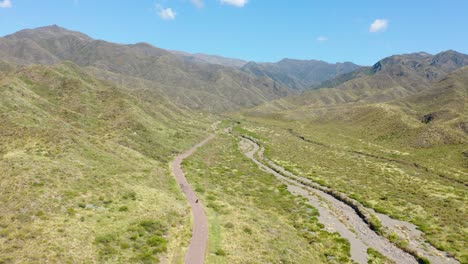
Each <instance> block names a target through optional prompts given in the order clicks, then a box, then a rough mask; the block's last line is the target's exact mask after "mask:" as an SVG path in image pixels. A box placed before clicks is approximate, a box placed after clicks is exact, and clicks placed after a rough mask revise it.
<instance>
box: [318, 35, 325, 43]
mask: <svg viewBox="0 0 468 264" xmlns="http://www.w3.org/2000/svg"><path fill="white" fill-rule="evenodd" d="M317 41H318V42H325V41H328V38H327V37H325V36H319V37H318V38H317Z"/></svg>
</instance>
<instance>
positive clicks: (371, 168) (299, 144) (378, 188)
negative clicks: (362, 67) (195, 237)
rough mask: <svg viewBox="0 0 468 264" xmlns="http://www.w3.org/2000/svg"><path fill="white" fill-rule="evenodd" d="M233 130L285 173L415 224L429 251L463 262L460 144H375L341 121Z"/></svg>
mask: <svg viewBox="0 0 468 264" xmlns="http://www.w3.org/2000/svg"><path fill="white" fill-rule="evenodd" d="M291 129H292V130H291ZM237 130H238V131H239V132H240V133H246V131H247V133H249V134H251V135H254V136H256V137H258V138H259V139H260V140H261V143H262V144H263V145H264V146H265V147H266V152H265V154H266V156H267V157H269V158H270V159H272V160H274V161H275V162H277V163H278V164H280V165H281V166H283V167H285V168H287V169H288V170H290V171H292V172H294V173H296V174H299V175H303V176H306V177H308V178H309V179H311V180H314V181H315V182H317V183H320V184H322V185H325V186H329V187H332V188H333V189H336V190H338V191H340V192H343V193H346V194H347V195H348V196H350V197H352V198H354V199H356V200H358V201H360V202H361V203H363V204H364V205H365V206H367V207H371V208H373V209H375V210H376V211H377V212H381V213H384V214H387V215H390V216H392V217H394V218H397V219H402V220H405V221H409V222H412V223H414V224H416V225H417V226H418V227H419V228H420V229H421V231H423V232H424V233H425V235H426V238H427V240H428V241H429V242H430V243H431V244H433V245H434V246H436V247H437V248H439V249H441V250H443V251H447V252H449V253H450V254H452V255H454V256H455V257H456V258H458V259H459V260H460V261H462V262H466V261H468V259H467V257H468V255H467V254H468V252H467V251H466V248H467V247H468V245H467V241H466V237H467V236H468V234H467V233H466V229H467V225H466V221H464V219H466V218H467V217H468V216H467V214H466V204H467V196H466V186H464V185H463V184H462V183H461V182H466V179H467V173H466V168H465V167H464V165H463V164H464V161H463V158H462V155H461V153H462V150H463V149H464V146H466V145H460V144H459V145H440V146H433V147H431V148H413V147H411V146H408V145H406V146H404V145H403V144H401V143H400V142H402V141H403V140H404V138H401V137H397V138H390V139H385V140H378V139H375V138H372V137H371V136H369V134H370V133H372V132H370V133H365V132H363V131H360V129H357V128H356V126H351V125H348V124H346V123H343V122H335V123H327V122H317V123H313V122H295V121H284V120H273V119H268V118H253V117H249V120H247V121H246V122H243V123H242V124H241V127H239V128H237ZM291 131H293V132H294V133H292V132H291ZM298 135H300V137H299V136H298ZM301 137H302V138H301ZM304 139H305V140H304ZM454 157H456V158H454ZM400 161H401V162H400ZM445 161H447V164H443V163H444V162H445ZM415 163H417V164H418V165H414V164H415ZM426 168H428V169H427V170H426ZM441 175H443V177H442V176H441ZM441 208H443V213H442V211H441ZM403 242H404V241H403Z"/></svg>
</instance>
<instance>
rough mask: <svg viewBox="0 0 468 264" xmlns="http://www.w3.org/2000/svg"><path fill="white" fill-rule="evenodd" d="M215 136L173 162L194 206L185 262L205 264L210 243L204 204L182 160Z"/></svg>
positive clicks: (185, 191)
mask: <svg viewBox="0 0 468 264" xmlns="http://www.w3.org/2000/svg"><path fill="white" fill-rule="evenodd" d="M214 137H215V136H214V135H213V134H211V135H210V136H208V137H207V138H206V139H204V140H203V141H202V142H200V143H198V144H197V145H195V146H193V147H192V148H191V149H189V150H188V151H187V152H185V153H182V154H180V155H179V156H177V157H176V158H175V160H174V161H173V162H172V172H173V173H174V176H175V178H176V181H177V183H178V184H179V186H180V188H181V189H182V192H183V193H184V194H185V197H187V200H188V202H189V204H190V207H191V208H192V216H193V230H192V240H191V241H190V245H189V248H188V250H187V253H186V255H185V264H203V263H205V253H206V246H207V243H208V220H207V218H206V214H205V210H204V209H203V204H202V202H201V201H198V197H197V195H196V193H195V192H194V191H193V189H192V187H191V186H190V184H189V183H188V181H187V178H185V173H184V171H183V170H182V166H181V164H182V162H183V161H184V159H186V158H188V157H189V156H190V155H192V154H193V153H194V152H195V150H197V148H199V147H201V146H203V145H205V144H206V143H208V142H209V141H210V140H212V139H213V138H214Z"/></svg>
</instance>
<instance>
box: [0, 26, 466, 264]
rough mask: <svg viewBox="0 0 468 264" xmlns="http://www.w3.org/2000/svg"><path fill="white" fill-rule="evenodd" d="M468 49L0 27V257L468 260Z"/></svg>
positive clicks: (121, 260) (156, 260)
mask: <svg viewBox="0 0 468 264" xmlns="http://www.w3.org/2000/svg"><path fill="white" fill-rule="evenodd" d="M467 103H468V55H465V54H463V53H459V52H456V51H453V50H447V51H443V52H440V53H438V54H434V55H432V54H429V53H425V52H417V53H411V54H400V55H392V56H390V57H386V58H383V59H381V60H379V61H377V62H376V63H374V64H373V65H372V66H359V65H358V64H354V63H351V62H343V63H327V62H324V61H321V60H298V59H287V58H285V59H282V60H280V61H278V62H253V61H245V60H241V59H235V58H224V57H221V56H216V55H207V54H202V53H188V52H182V51H173V50H165V49H161V48H157V47H155V46H153V45H151V44H147V43H136V44H117V43H112V42H108V41H104V40H99V39H94V38H92V37H90V36H88V35H85V34H83V33H81V32H77V31H71V30H68V29H65V28H62V27H59V26H56V25H53V26H46V27H40V28H35V29H25V30H21V31H19V32H16V33H13V34H10V35H7V36H5V37H1V38H0V188H1V190H2V191H1V192H0V263H1V264H7V263H8V264H9V263H197V264H198V263H360V264H361V263H371V264H378V263H388V264H390V263H441V264H443V263H450V264H451V263H468V251H467V248H468V243H467V241H468V232H467V230H468V224H467V221H466V219H468V214H467V211H466V210H467V208H468V207H467V205H468V189H467V186H468V110H467V107H466V105H467Z"/></svg>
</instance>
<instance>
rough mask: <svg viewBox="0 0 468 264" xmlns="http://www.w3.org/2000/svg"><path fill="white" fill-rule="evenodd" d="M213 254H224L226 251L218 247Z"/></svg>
mask: <svg viewBox="0 0 468 264" xmlns="http://www.w3.org/2000/svg"><path fill="white" fill-rule="evenodd" d="M215 255H216V256H226V255H227V253H226V251H224V250H223V249H218V250H216V252H215Z"/></svg>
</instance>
